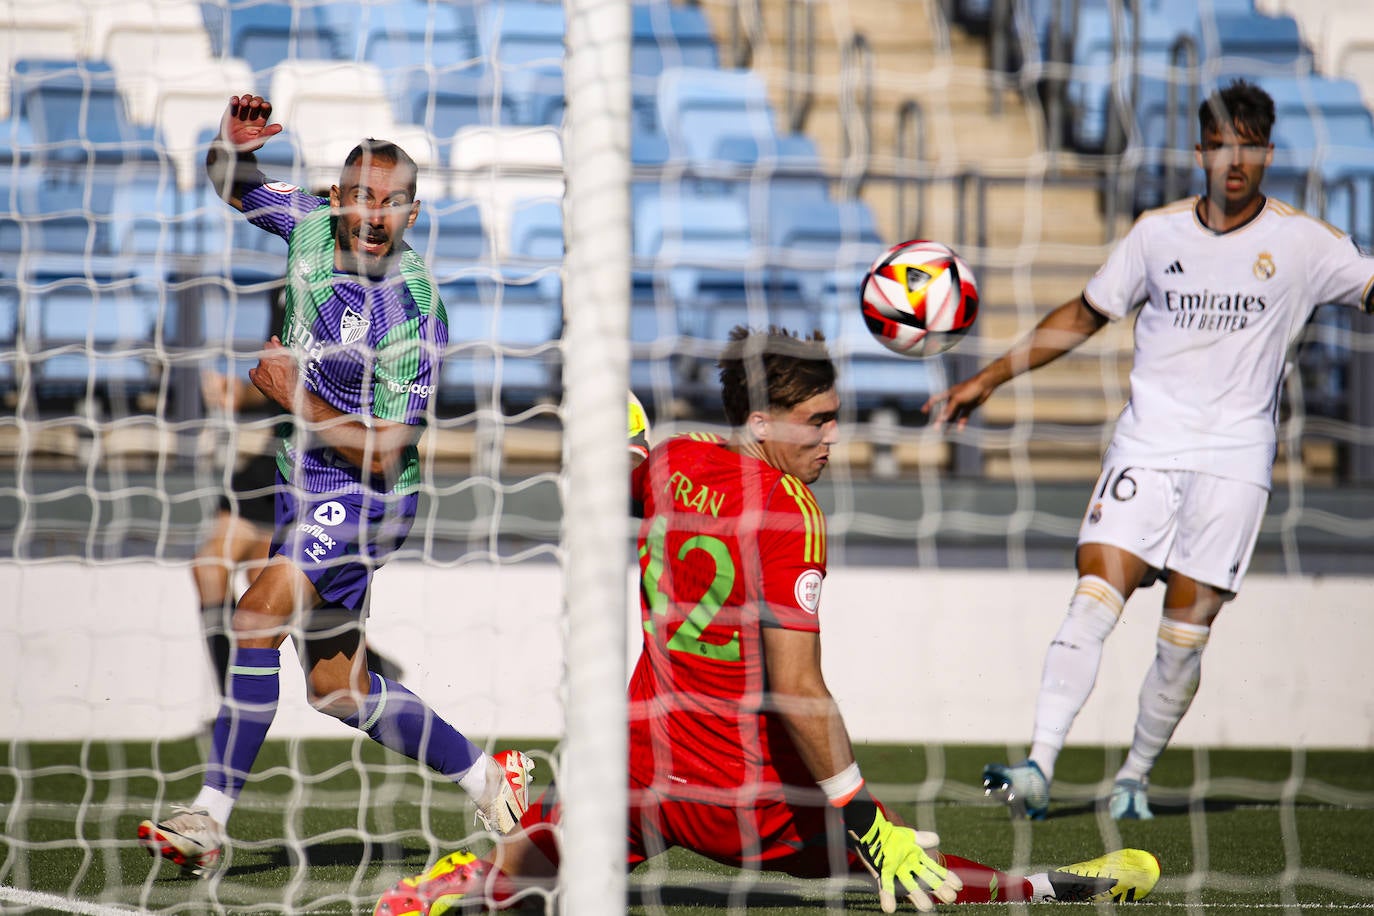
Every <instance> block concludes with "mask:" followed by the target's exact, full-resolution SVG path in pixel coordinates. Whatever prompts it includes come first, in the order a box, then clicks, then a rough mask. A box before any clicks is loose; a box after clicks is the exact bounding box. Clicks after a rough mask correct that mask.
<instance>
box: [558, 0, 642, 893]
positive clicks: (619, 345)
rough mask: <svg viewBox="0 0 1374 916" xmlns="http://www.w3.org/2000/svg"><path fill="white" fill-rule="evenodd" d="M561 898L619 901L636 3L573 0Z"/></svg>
mask: <svg viewBox="0 0 1374 916" xmlns="http://www.w3.org/2000/svg"><path fill="white" fill-rule="evenodd" d="M564 9H565V10H566V14H567V48H566V55H565V58H564V65H563V66H564V85H565V87H566V89H565V91H566V93H567V113H566V115H565V118H564V128H563V149H564V156H565V160H564V163H565V164H564V167H565V169H566V175H567V178H566V188H567V191H566V197H565V199H564V223H563V224H564V226H565V227H566V228H565V230H564V238H565V243H566V255H565V259H564V286H563V312H564V319H565V326H564V331H563V366H564V374H563V378H564V394H563V418H564V430H565V432H564V438H563V443H564V444H563V450H564V455H563V458H564V468H565V471H564V475H563V529H562V532H563V533H562V539H563V550H562V557H563V583H564V599H565V602H566V608H567V611H566V613H567V616H566V632H565V643H564V645H565V656H564V658H565V665H566V670H567V674H566V679H565V688H564V699H565V702H564V710H565V716H566V723H567V736H566V738H565V741H564V745H563V753H562V761H561V763H562V766H561V769H560V771H559V794H560V796H561V798H562V799H563V813H562V829H563V845H562V867H561V869H560V877H559V889H560V895H561V910H562V912H564V913H566V914H568V916H592V914H599V913H605V914H613V913H616V912H624V905H625V903H624V901H625V893H626V888H627V880H626V874H625V814H624V812H625V809H626V803H627V797H628V791H627V788H626V777H625V773H626V764H627V759H628V758H627V731H626V699H625V682H626V670H625V657H626V652H625V641H626V638H627V635H626V631H625V620H626V607H625V605H626V600H627V598H626V595H627V592H626V588H625V581H626V575H627V569H628V562H627V557H628V555H629V550H628V545H629V543H630V542H629V540H628V537H627V535H628V534H629V532H630V530H631V529H630V524H629V518H628V515H627V513H626V508H627V506H628V505H629V496H628V484H627V480H628V475H629V455H628V452H627V450H626V448H625V404H626V392H627V391H628V385H629V342H628V327H629V309H630V299H629V297H630V207H629V201H630V127H629V125H630V5H629V3H628V2H627V0H565V3H564Z"/></svg>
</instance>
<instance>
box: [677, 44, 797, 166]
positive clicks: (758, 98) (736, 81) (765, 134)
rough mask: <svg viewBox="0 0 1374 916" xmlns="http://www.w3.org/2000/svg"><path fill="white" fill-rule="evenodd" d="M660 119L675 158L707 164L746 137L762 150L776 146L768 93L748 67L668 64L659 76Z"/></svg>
mask: <svg viewBox="0 0 1374 916" xmlns="http://www.w3.org/2000/svg"><path fill="white" fill-rule="evenodd" d="M657 101H658V117H659V121H660V123H661V124H662V125H663V129H664V134H665V135H666V137H667V139H668V148H669V150H670V152H671V154H672V156H673V158H675V159H679V158H680V159H687V160H689V161H694V162H711V161H716V160H718V159H719V157H720V151H721V148H722V145H723V144H726V143H730V142H734V141H738V140H739V139H740V138H745V139H748V140H752V141H754V143H755V144H757V148H758V149H759V151H760V153H761V154H765V155H771V154H772V153H773V152H774V151H775V150H776V148H777V144H778V134H777V130H776V128H775V127H774V124H773V110H772V107H771V105H770V104H769V102H768V92H767V89H766V87H765V86H764V84H763V80H762V79H761V78H760V77H759V76H758V74H756V73H753V72H751V71H748V70H713V69H706V68H699V67H667V68H665V69H664V70H663V72H662V74H661V75H660V76H659V80H658V95H657Z"/></svg>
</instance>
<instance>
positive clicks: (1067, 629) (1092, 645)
mask: <svg viewBox="0 0 1374 916" xmlns="http://www.w3.org/2000/svg"><path fill="white" fill-rule="evenodd" d="M1125 603H1126V600H1125V599H1124V598H1122V597H1121V593H1120V592H1118V591H1117V590H1116V589H1115V588H1113V587H1112V585H1111V583H1110V582H1108V581H1107V580H1106V579H1102V578H1100V577H1098V576H1082V577H1081V578H1079V580H1078V587H1077V588H1075V589H1074V593H1073V600H1071V601H1070V602H1069V612H1068V614H1067V615H1066V616H1065V617H1064V622H1063V623H1062V624H1060V627H1059V632H1058V633H1056V634H1055V637H1054V639H1053V640H1052V641H1051V642H1050V647H1049V650H1048V651H1047V652H1046V653H1045V667H1044V670H1043V672H1042V674H1041V677H1040V694H1039V696H1038V697H1037V698H1036V702H1035V730H1034V732H1033V733H1032V738H1031V754H1030V759H1031V760H1034V761H1035V762H1036V763H1037V764H1038V765H1039V766H1040V769H1041V771H1042V772H1043V773H1044V774H1045V779H1046V780H1047V781H1052V780H1053V779H1054V763H1055V760H1056V759H1058V757H1059V752H1060V751H1061V750H1062V749H1063V747H1064V739H1065V738H1066V737H1067V736H1068V734H1069V726H1071V725H1073V720H1074V718H1075V717H1076V716H1077V715H1078V711H1079V710H1080V709H1082V708H1083V704H1084V703H1086V702H1087V701H1088V695H1089V694H1090V693H1092V689H1093V684H1094V683H1096V681H1097V669H1098V666H1100V665H1101V664H1102V644H1103V643H1104V642H1106V641H1107V637H1108V636H1109V635H1110V634H1111V632H1112V629H1113V628H1114V627H1115V626H1116V621H1117V619H1118V618H1120V616H1121V609H1122V607H1123V606H1124V605H1125Z"/></svg>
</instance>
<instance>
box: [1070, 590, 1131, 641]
mask: <svg viewBox="0 0 1374 916" xmlns="http://www.w3.org/2000/svg"><path fill="white" fill-rule="evenodd" d="M1125 605H1126V599H1125V598H1123V597H1122V596H1121V592H1119V591H1117V590H1116V588H1115V587H1114V586H1113V585H1112V584H1111V583H1110V582H1108V581H1107V580H1106V579H1103V578H1101V577H1100V576H1081V577H1079V579H1078V586H1077V587H1076V588H1075V589H1074V592H1073V599H1072V600H1071V601H1070V602H1069V614H1068V618H1067V619H1066V620H1065V625H1068V626H1073V627H1074V628H1075V629H1077V630H1080V631H1082V632H1083V633H1084V634H1085V635H1087V636H1090V637H1092V638H1095V639H1098V640H1105V639H1106V638H1107V636H1108V635H1110V634H1111V632H1112V630H1113V629H1114V628H1115V627H1116V622H1117V620H1119V619H1120V618H1121V609H1122V608H1123V607H1125Z"/></svg>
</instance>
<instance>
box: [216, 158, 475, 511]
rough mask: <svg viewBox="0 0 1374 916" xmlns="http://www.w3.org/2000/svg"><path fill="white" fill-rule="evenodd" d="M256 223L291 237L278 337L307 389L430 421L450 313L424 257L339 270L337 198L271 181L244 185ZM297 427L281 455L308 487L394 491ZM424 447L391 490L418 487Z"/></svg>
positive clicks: (352, 406)
mask: <svg viewBox="0 0 1374 916" xmlns="http://www.w3.org/2000/svg"><path fill="white" fill-rule="evenodd" d="M242 201H243V211H244V213H245V214H247V215H248V217H249V220H250V222H252V223H253V224H254V225H255V226H258V227H259V228H262V229H265V230H267V231H268V232H272V233H275V234H276V235H279V236H281V237H282V238H284V239H286V241H287V269H286V270H287V275H286V280H287V283H286V317H285V325H284V327H283V328H282V329H281V330H280V332H279V336H280V337H281V341H282V343H283V344H285V345H286V346H288V347H290V348H291V349H292V350H294V351H295V353H296V358H297V360H298V361H299V363H300V367H301V378H302V382H303V384H304V386H305V390H306V391H308V392H310V393H312V394H315V395H318V396H319V397H320V398H322V399H323V400H324V401H325V402H326V403H328V404H329V405H330V406H331V407H333V408H334V409H336V410H339V411H342V412H344V413H349V414H358V415H361V416H364V417H376V418H378V419H381V420H388V421H391V422H394V423H407V424H411V425H415V424H423V423H424V422H425V413H426V408H427V406H428V404H429V400H430V399H431V398H433V397H434V396H435V394H436V392H437V390H438V381H439V359H440V356H441V354H442V353H443V350H444V348H445V347H446V346H447V345H448V316H447V314H446V313H445V311H444V304H443V302H442V301H441V300H440V298H439V292H438V290H437V289H436V288H435V285H434V280H433V278H432V277H431V276H430V273H429V270H428V269H427V268H426V267H425V264H424V261H423V260H422V259H421V258H420V255H419V254H417V253H416V252H415V251H413V250H411V249H410V248H406V249H405V251H403V252H402V253H401V255H400V257H399V259H398V261H397V263H396V265H395V266H394V267H393V268H392V269H391V271H390V272H389V273H388V274H387V276H386V277H385V278H384V279H381V280H368V279H367V278H363V277H358V276H354V275H352V274H347V273H343V272H341V271H337V270H335V268H334V245H335V242H334V231H333V220H331V218H330V213H329V201H328V200H326V199H324V198H321V197H316V196H314V195H312V194H306V193H305V192H304V191H301V190H300V189H299V188H296V187H294V186H292V185H288V184H284V183H280V182H270V183H268V184H264V185H260V186H259V187H256V188H253V189H252V190H250V191H248V192H246V193H245V194H244V195H243V197H242ZM308 435H309V433H308V431H307V430H303V429H300V428H299V425H298V427H297V429H296V430H295V431H294V432H293V433H292V435H291V436H289V437H287V438H285V439H283V441H282V445H281V448H280V449H279V451H278V453H277V466H278V467H279V468H280V469H281V472H282V476H283V477H284V478H285V479H286V480H288V481H290V482H291V483H293V484H294V485H296V486H298V487H300V488H301V489H304V490H306V491H309V492H313V493H344V492H361V491H363V490H365V489H367V490H378V489H386V487H385V485H382V484H380V483H379V482H378V481H375V480H373V481H365V480H364V479H363V475H362V472H361V470H360V469H359V468H357V467H356V466H354V465H352V464H350V463H349V462H347V461H345V460H344V459H343V458H342V457H341V456H339V455H338V454H337V453H335V452H334V450H333V449H332V448H329V447H328V446H325V445H316V444H313V443H310V442H309V441H303V439H304V437H307V436H308ZM419 481H420V465H419V450H418V449H417V448H416V447H415V446H414V445H411V446H409V447H408V448H407V450H406V454H405V455H404V456H403V458H402V462H401V470H400V473H399V475H398V477H397V478H396V480H395V481H394V482H392V483H391V486H390V488H389V491H388V492H391V493H398V494H399V493H409V492H413V491H414V490H415V489H416V487H417V486H418V485H419Z"/></svg>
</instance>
